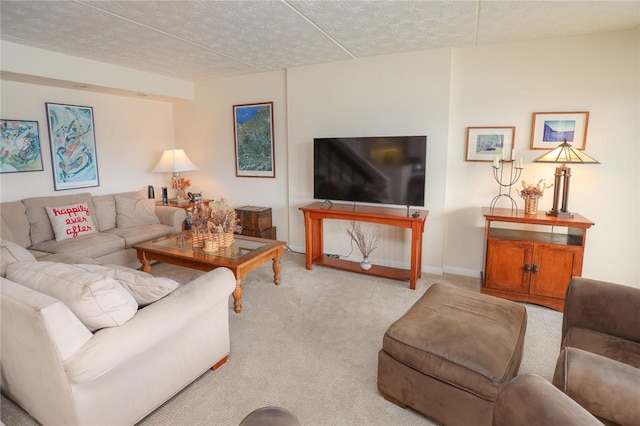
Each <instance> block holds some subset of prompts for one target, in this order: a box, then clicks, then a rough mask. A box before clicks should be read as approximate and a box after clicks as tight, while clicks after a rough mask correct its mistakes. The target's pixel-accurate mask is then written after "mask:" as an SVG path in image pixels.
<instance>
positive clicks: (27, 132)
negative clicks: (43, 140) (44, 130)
mask: <svg viewBox="0 0 640 426" xmlns="http://www.w3.org/2000/svg"><path fill="white" fill-rule="evenodd" d="M40 170H43V168H42V151H41V149H40V132H39V129H38V122H37V121H29V120H0V173H15V172H33V171H40Z"/></svg>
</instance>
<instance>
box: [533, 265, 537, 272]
mask: <svg viewBox="0 0 640 426" xmlns="http://www.w3.org/2000/svg"><path fill="white" fill-rule="evenodd" d="M533 273H534V274H537V273H538V265H533Z"/></svg>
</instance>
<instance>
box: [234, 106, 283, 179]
mask: <svg viewBox="0 0 640 426" xmlns="http://www.w3.org/2000/svg"><path fill="white" fill-rule="evenodd" d="M233 135H234V140H235V157H236V158H235V162H236V176H238V177H263V178H275V177H276V164H275V150H274V138H273V102H261V103H253V104H242V105H234V106H233Z"/></svg>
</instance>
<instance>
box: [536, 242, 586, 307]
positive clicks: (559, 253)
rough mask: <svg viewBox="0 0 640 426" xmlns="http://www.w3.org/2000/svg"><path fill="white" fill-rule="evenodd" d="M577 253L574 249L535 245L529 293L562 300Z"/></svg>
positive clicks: (576, 249) (572, 271)
mask: <svg viewBox="0 0 640 426" xmlns="http://www.w3.org/2000/svg"><path fill="white" fill-rule="evenodd" d="M578 251H579V249H578V248H574V247H568V246H558V245H548V244H537V245H536V246H535V250H534V254H533V265H534V269H533V271H532V273H531V285H530V290H529V292H530V293H531V294H537V295H540V296H547V297H555V298H558V299H564V297H565V293H566V292H567V287H568V286H569V283H570V282H571V277H572V276H573V275H574V269H575V267H576V262H577V260H578V259H577V256H576V255H577V254H578ZM536 267H537V268H536ZM536 271H537V272H536Z"/></svg>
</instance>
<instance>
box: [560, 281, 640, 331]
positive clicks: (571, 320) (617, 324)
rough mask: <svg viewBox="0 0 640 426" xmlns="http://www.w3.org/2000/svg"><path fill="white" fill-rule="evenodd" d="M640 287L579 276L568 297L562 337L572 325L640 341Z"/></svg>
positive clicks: (572, 284) (570, 286) (568, 292)
mask: <svg viewBox="0 0 640 426" xmlns="http://www.w3.org/2000/svg"><path fill="white" fill-rule="evenodd" d="M638 324H640V289H637V288H634V287H628V286H624V285H619V284H612V283H607V282H604V281H596V280H590V279H587V278H581V277H575V278H574V279H573V280H572V281H571V284H570V285H569V288H568V289H567V296H566V298H565V305H564V315H563V319H562V340H563V341H564V338H565V336H566V334H567V331H568V330H569V329H570V328H572V327H580V328H586V329H589V330H593V331H598V332H600V333H605V334H609V335H612V336H617V337H620V338H622V339H626V340H631V341H634V342H640V327H638Z"/></svg>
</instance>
